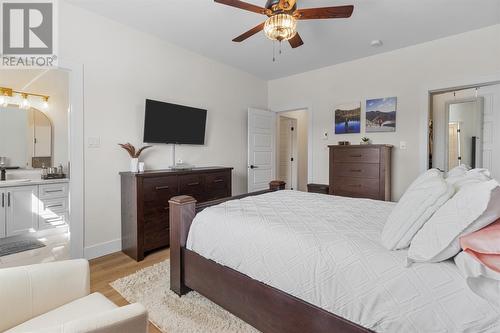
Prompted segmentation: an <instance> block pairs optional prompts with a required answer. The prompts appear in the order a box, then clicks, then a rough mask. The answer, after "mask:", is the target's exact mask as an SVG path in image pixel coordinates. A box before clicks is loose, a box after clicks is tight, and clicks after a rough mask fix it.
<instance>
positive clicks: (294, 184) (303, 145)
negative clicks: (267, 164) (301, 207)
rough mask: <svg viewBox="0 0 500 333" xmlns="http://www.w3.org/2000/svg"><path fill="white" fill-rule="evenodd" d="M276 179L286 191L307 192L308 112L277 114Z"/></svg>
mask: <svg viewBox="0 0 500 333" xmlns="http://www.w3.org/2000/svg"><path fill="white" fill-rule="evenodd" d="M277 115H278V121H277V136H276V137H277V142H276V151H277V154H276V155H277V156H276V160H277V163H276V164H277V172H276V178H277V179H279V180H282V181H284V182H286V189H290V190H298V191H304V192H305V191H307V182H308V168H309V163H308V156H309V112H308V111H307V110H295V111H284V112H278V113H277Z"/></svg>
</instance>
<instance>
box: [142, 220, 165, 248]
mask: <svg viewBox="0 0 500 333" xmlns="http://www.w3.org/2000/svg"><path fill="white" fill-rule="evenodd" d="M169 244H170V229H169V228H168V223H167V224H153V225H151V224H150V225H147V226H145V228H144V251H151V250H155V249H158V248H160V247H165V246H168V245H169Z"/></svg>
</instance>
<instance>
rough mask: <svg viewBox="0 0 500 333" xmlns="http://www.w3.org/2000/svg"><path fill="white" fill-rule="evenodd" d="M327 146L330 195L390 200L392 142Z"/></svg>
mask: <svg viewBox="0 0 500 333" xmlns="http://www.w3.org/2000/svg"><path fill="white" fill-rule="evenodd" d="M329 147H330V187H329V192H330V194H333V195H340V196H345V197H356V198H370V199H376V200H385V201H390V200H391V153H392V146H391V145H352V146H329Z"/></svg>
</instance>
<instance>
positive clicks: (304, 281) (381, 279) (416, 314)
mask: <svg viewBox="0 0 500 333" xmlns="http://www.w3.org/2000/svg"><path fill="white" fill-rule="evenodd" d="M393 206H394V204H393V203H390V202H382V201H375V200H369V199H354V198H345V197H335V196H329V195H324V194H315V193H304V192H297V191H284V190H283V191H269V192H261V193H258V194H257V195H248V196H242V197H239V198H236V199H235V200H229V201H222V200H220V201H219V202H215V203H209V204H205V205H199V206H198V207H197V206H196V204H195V201H194V199H192V198H190V197H177V198H174V199H172V201H171V206H170V208H171V209H170V210H171V228H172V229H171V288H172V290H174V291H175V292H177V293H178V294H179V295H182V294H184V293H186V292H188V291H189V290H190V289H193V290H196V291H198V292H200V293H201V294H202V295H204V296H205V297H207V298H209V299H211V300H212V301H214V302H215V303H217V304H219V305H221V306H222V307H224V308H226V309H227V310H228V311H230V312H232V313H233V314H235V315H237V316H238V317H240V318H242V319H243V320H245V321H247V322H248V323H249V324H251V325H253V326H254V327H256V328H257V329H259V330H261V331H263V332H372V331H375V332H498V331H500V310H499V309H496V308H494V307H493V306H492V305H490V304H489V303H488V302H486V301H485V300H483V299H482V298H480V297H478V296H477V295H475V294H474V293H473V292H472V291H470V290H469V289H468V287H467V285H466V283H465V281H464V279H463V277H461V275H460V274H459V272H458V269H457V267H456V266H455V264H454V263H453V262H452V261H447V262H444V263H439V264H413V265H412V266H411V267H405V258H406V251H404V250H403V251H388V250H386V249H385V248H383V247H382V245H381V244H380V233H381V231H382V228H383V225H384V222H385V220H386V219H387V216H388V215H389V213H390V211H391V209H392V208H393ZM197 211H198V214H196V213H197ZM195 215H196V216H195Z"/></svg>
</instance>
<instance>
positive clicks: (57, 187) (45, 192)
mask: <svg viewBox="0 0 500 333" xmlns="http://www.w3.org/2000/svg"><path fill="white" fill-rule="evenodd" d="M67 196H68V184H67V183H61V184H47V185H40V186H39V187H38V198H39V199H41V200H43V199H51V198H62V197H67Z"/></svg>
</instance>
